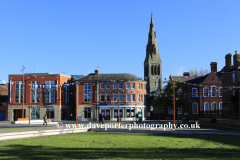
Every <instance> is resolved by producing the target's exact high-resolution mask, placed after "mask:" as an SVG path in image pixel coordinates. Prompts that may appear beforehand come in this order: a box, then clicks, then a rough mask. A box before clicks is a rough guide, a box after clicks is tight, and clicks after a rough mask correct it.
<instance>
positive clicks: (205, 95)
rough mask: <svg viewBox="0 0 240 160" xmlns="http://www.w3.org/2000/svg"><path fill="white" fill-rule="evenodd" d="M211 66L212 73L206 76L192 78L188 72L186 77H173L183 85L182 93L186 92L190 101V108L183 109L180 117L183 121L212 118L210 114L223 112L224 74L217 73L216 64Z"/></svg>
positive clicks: (213, 63)
mask: <svg viewBox="0 0 240 160" xmlns="http://www.w3.org/2000/svg"><path fill="white" fill-rule="evenodd" d="M210 65H211V73H209V74H207V75H204V76H191V77H190V76H189V73H188V72H185V74H184V76H173V79H174V80H179V81H180V82H182V83H183V87H182V89H181V91H184V92H186V99H187V100H188V105H187V106H188V107H186V108H183V109H182V112H180V113H181V114H180V115H179V116H180V117H182V118H183V119H188V120H198V119H199V118H211V117H212V116H211V117H210V113H211V114H213V115H216V114H217V113H216V112H217V111H218V110H222V97H223V92H222V74H221V72H217V63H216V62H212V63H211V64H210ZM219 113H221V112H219ZM178 114H179V113H178ZM218 116H219V117H221V115H218ZM219 117H218V118H219ZM216 118H217V117H216Z"/></svg>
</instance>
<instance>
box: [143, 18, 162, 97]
mask: <svg viewBox="0 0 240 160" xmlns="http://www.w3.org/2000/svg"><path fill="white" fill-rule="evenodd" d="M144 77H146V78H148V80H147V81H148V82H147V93H150V92H153V91H156V90H157V89H160V90H162V88H163V86H162V60H161V58H160V56H159V53H158V45H157V39H156V32H155V29H154V23H153V15H152V14H151V22H150V29H149V33H148V43H147V47H146V57H145V61H144ZM149 77H151V78H149ZM152 77H155V78H152Z"/></svg>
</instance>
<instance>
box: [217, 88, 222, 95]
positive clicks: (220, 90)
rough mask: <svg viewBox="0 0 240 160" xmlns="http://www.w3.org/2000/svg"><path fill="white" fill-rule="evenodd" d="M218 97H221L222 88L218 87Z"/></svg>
mask: <svg viewBox="0 0 240 160" xmlns="http://www.w3.org/2000/svg"><path fill="white" fill-rule="evenodd" d="M218 93H219V97H222V87H219V92H218Z"/></svg>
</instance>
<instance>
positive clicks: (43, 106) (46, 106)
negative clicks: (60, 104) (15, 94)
mask: <svg viewBox="0 0 240 160" xmlns="http://www.w3.org/2000/svg"><path fill="white" fill-rule="evenodd" d="M31 108H53V106H31Z"/></svg>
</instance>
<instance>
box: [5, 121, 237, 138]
mask: <svg viewBox="0 0 240 160" xmlns="http://www.w3.org/2000/svg"><path fill="white" fill-rule="evenodd" d="M106 122H108V121H105V123H106ZM109 122H110V121H109ZM84 123H86V125H84V126H82V127H81V128H79V126H78V127H77V128H76V127H75V124H76V121H62V122H60V123H59V124H60V125H59V126H57V125H56V124H51V123H48V125H47V126H45V125H44V126H43V125H42V124H31V125H30V126H29V125H26V124H11V122H10V121H0V141H4V140H14V139H22V138H33V137H42V136H53V135H61V134H74V133H86V132H88V131H94V132H121V133H152V134H187V135H231V136H240V131H230V130H210V129H189V128H188V129H183V128H181V129H180V128H178V129H172V128H165V130H164V128H159V127H158V128H154V127H155V126H156V125H157V124H158V125H161V124H162V125H164V124H165V125H167V124H168V125H169V123H171V124H172V122H169V121H161V122H159V121H150V120H149V121H147V120H146V121H143V122H138V123H137V124H138V125H142V126H143V125H144V123H145V124H146V125H147V124H153V126H154V127H153V128H152V129H151V128H147V127H145V128H139V127H138V128H134V127H133V125H134V124H135V122H133V121H124V122H121V124H124V125H125V126H124V127H116V128H106V129H105V126H103V127H102V128H101V126H98V127H97V126H96V125H97V123H96V121H95V122H92V125H94V124H95V127H94V126H91V128H90V126H89V122H81V124H84ZM177 123H179V124H181V122H177ZM87 124H88V125H87ZM111 124H113V125H116V126H117V124H116V123H111ZM201 124H205V125H213V126H221V127H228V128H231V129H240V128H239V127H238V126H226V125H221V124H212V123H201ZM108 125H110V124H108ZM129 125H132V126H131V128H129ZM3 128H4V129H3ZM10 128H11V129H10Z"/></svg>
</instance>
